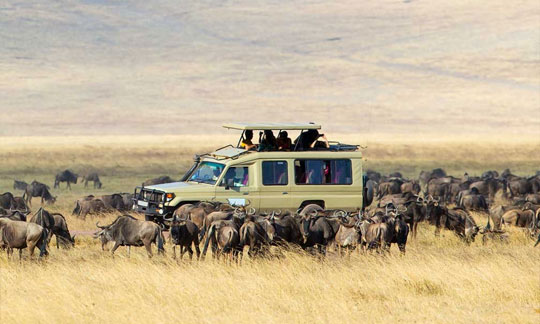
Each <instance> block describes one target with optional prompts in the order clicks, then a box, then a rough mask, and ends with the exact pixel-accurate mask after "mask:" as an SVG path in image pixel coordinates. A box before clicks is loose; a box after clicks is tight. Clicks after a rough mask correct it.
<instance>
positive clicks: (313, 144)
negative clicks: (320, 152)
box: [294, 129, 330, 151]
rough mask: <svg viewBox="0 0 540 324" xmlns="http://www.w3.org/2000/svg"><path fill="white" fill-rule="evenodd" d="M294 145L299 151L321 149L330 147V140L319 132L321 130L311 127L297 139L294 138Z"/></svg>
mask: <svg viewBox="0 0 540 324" xmlns="http://www.w3.org/2000/svg"><path fill="white" fill-rule="evenodd" d="M320 138H322V140H319V139H320ZM294 145H295V147H296V150H297V151H308V150H311V149H321V148H326V149H328V148H330V144H328V140H327V139H326V136H325V135H324V134H319V131H317V130H316V129H309V130H307V131H305V132H302V133H301V134H300V135H299V136H298V137H297V138H296V140H294Z"/></svg>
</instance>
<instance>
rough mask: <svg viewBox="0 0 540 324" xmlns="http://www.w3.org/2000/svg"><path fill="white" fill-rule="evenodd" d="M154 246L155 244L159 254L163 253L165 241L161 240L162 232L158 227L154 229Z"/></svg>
mask: <svg viewBox="0 0 540 324" xmlns="http://www.w3.org/2000/svg"><path fill="white" fill-rule="evenodd" d="M156 231H157V233H156V244H157V248H158V253H159V252H161V253H163V252H164V251H165V249H164V248H163V245H164V244H165V240H164V239H163V232H161V228H160V227H157V228H156Z"/></svg>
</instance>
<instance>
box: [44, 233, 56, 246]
mask: <svg viewBox="0 0 540 324" xmlns="http://www.w3.org/2000/svg"><path fill="white" fill-rule="evenodd" d="M52 236H53V232H52V231H49V233H48V234H47V245H49V243H50V242H51V240H52ZM56 244H57V245H58V236H56Z"/></svg>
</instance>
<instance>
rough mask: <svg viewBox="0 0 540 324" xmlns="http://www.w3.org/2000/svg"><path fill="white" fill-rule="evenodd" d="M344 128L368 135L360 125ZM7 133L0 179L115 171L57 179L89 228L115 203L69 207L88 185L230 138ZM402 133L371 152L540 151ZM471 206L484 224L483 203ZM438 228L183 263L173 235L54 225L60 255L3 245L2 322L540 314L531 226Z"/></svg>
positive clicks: (64, 203)
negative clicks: (318, 251) (97, 213)
mask: <svg viewBox="0 0 540 324" xmlns="http://www.w3.org/2000/svg"><path fill="white" fill-rule="evenodd" d="M336 138H340V139H343V140H344V141H350V142H359V143H363V144H365V143H366V141H364V142H360V140H361V138H360V137H358V136H350V137H343V136H336ZM7 139H8V141H3V142H2V143H0V150H1V151H2V152H3V155H2V159H0V189H1V190H0V191H8V190H10V191H11V185H12V182H11V181H12V178H13V177H17V178H19V177H20V178H22V179H25V180H27V181H31V180H32V178H36V179H38V180H42V181H46V182H47V183H49V184H52V179H53V176H54V173H55V172H56V171H57V170H59V169H61V168H65V167H72V168H73V169H75V170H76V171H82V170H83V169H84V167H87V168H95V169H97V170H99V171H100V172H102V173H103V174H104V177H103V182H104V184H105V187H104V189H102V190H98V191H94V190H92V189H87V190H85V189H84V188H83V187H82V186H81V185H80V184H79V185H75V186H74V188H73V191H72V192H68V191H67V190H66V189H64V188H62V189H60V190H53V194H54V195H58V196H59V198H58V202H57V204H55V205H54V206H50V207H47V209H49V210H52V211H59V212H61V213H63V214H64V215H66V216H67V220H68V224H69V226H70V229H71V231H91V230H93V229H95V225H94V224H95V222H96V221H97V220H100V221H101V222H103V223H107V222H110V221H112V220H113V219H114V218H115V217H116V215H115V214H110V215H106V216H104V217H103V218H88V219H87V220H85V221H83V220H80V219H76V218H74V217H72V216H71V215H70V211H71V209H72V208H73V202H74V200H75V199H76V198H77V197H80V196H82V195H85V194H88V193H96V194H101V193H108V192H115V191H130V190H131V189H132V188H133V186H135V185H136V184H138V183H140V181H142V180H144V179H145V178H147V177H150V176H155V175H159V174H162V173H169V174H176V175H178V174H179V173H180V171H181V170H182V169H183V168H185V167H187V165H188V164H189V159H190V158H191V155H192V154H193V153H195V152H199V153H200V152H201V151H206V149H207V148H208V149H210V148H215V147H217V146H220V145H221V144H224V143H227V142H230V141H231V139H232V138H220V139H219V140H218V139H211V138H208V137H206V138H197V137H189V136H183V137H182V136H167V137H165V138H161V137H160V138H159V140H158V138H156V137H151V136H148V137H144V136H142V137H132V138H128V137H125V138H123V137H118V138H116V137H115V138H113V137H109V138H107V137H96V138H81V137H74V138H63V139H60V138H50V137H37V138H7ZM403 142H404V141H403ZM403 142H401V143H395V142H391V141H389V140H387V139H379V140H378V141H377V142H375V141H367V144H368V145H369V148H368V149H367V150H366V158H367V159H368V161H367V163H368V164H369V166H370V167H373V168H375V169H379V170H380V169H382V170H383V171H384V170H394V169H399V170H402V171H405V172H406V173H407V174H408V175H410V176H412V175H416V174H415V172H416V170H417V169H418V168H420V167H424V166H425V167H426V168H427V167H435V166H443V167H447V168H449V170H451V171H452V172H455V173H456V174H459V173H460V172H462V171H463V170H469V171H471V166H472V168H473V170H472V171H473V173H475V172H476V173H478V172H480V171H481V170H484V169H488V168H496V169H499V170H501V169H502V168H503V167H504V166H511V167H512V169H516V170H518V171H519V172H520V173H523V174H527V173H531V172H533V171H534V170H535V168H537V166H538V165H540V163H539V161H540V157H539V156H538V152H539V150H538V145H539V144H538V142H535V141H530V142H528V143H512V142H489V141H485V142H481V143H476V144H474V145H471V144H465V142H460V141H457V142H451V141H449V140H447V141H446V142H444V141H443V142H439V143H437V142H424V141H420V140H411V141H409V142H407V143H403ZM156 143H159V145H157V144H156ZM164 145H165V146H167V148H165V147H164ZM413 171H414V172H413ZM34 208H37V200H35V205H34ZM474 217H475V218H476V220H477V223H478V224H479V225H484V224H485V222H486V218H485V216H484V215H481V214H474ZM433 231H434V230H433V228H431V227H428V226H427V225H423V226H421V228H420V232H419V237H418V239H417V240H416V241H410V243H409V245H408V251H407V254H406V256H404V257H401V256H399V254H398V252H397V249H396V248H395V247H393V248H392V253H391V254H390V255H389V256H385V257H382V256H378V255H358V254H357V253H353V255H352V256H351V257H344V258H340V257H338V256H337V255H336V254H335V253H330V255H329V256H328V257H327V259H325V260H320V259H318V258H315V257H312V256H309V255H305V254H303V253H298V252H293V253H288V252H287V253H285V254H284V255H283V256H282V257H280V258H277V257H276V258H271V259H265V260H249V259H245V260H244V262H243V263H242V265H240V266H238V265H227V264H224V263H222V262H215V261H213V260H212V259H210V258H208V259H207V260H206V261H204V262H187V261H184V262H178V263H177V262H176V261H174V260H172V259H171V251H170V245H166V249H167V250H168V253H167V255H166V256H165V257H162V256H156V257H154V258H153V259H151V260H148V258H147V257H146V254H145V252H144V251H143V249H140V248H139V249H137V248H136V249H133V250H134V251H132V256H131V258H129V259H128V258H127V257H126V251H125V249H124V248H120V249H119V250H118V251H117V256H116V258H115V259H112V258H111V257H110V255H109V253H106V252H102V251H101V249H100V245H99V244H98V242H96V241H94V240H93V239H91V238H90V237H88V236H79V237H78V238H77V246H76V248H75V249H73V250H56V248H55V247H54V246H55V243H54V239H53V242H52V245H51V249H50V250H51V255H50V256H49V257H48V258H47V259H45V260H43V261H37V260H28V258H25V259H24V260H23V261H22V262H18V261H17V259H16V258H15V259H14V260H11V261H10V260H7V259H6V255H5V254H4V253H2V254H0V298H1V302H0V322H2V323H30V322H43V321H47V322H98V321H99V322H107V323H110V322H115V323H127V322H157V323H165V322H173V321H175V322H178V321H180V322H187V323H193V322H202V323H214V322H217V321H220V322H223V323H232V322H240V323H243V322H260V323H283V322H286V323H308V322H327V323H358V322H359V321H365V322H370V323H378V322H398V321H402V322H405V321H415V322H423V323H433V322H437V323H465V322H467V323H470V322H473V323H482V322H485V323H491V322H498V323H536V322H538V319H539V316H540V315H539V314H538V312H539V311H540V277H539V275H538V270H537V269H539V268H540V249H538V248H536V249H535V248H533V247H532V241H531V240H530V239H528V238H526V237H525V235H524V234H523V233H522V232H520V231H518V230H513V231H511V237H510V242H509V244H502V243H496V242H490V243H489V244H487V245H485V246H483V245H482V244H481V240H477V242H475V243H473V244H472V245H471V246H466V245H465V244H464V243H463V242H461V241H460V240H459V239H458V238H457V237H455V236H454V235H453V234H452V233H449V232H444V233H443V236H442V237H441V238H435V237H434V235H433ZM30 301H31V302H30Z"/></svg>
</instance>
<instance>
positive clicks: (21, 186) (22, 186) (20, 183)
mask: <svg viewBox="0 0 540 324" xmlns="http://www.w3.org/2000/svg"><path fill="white" fill-rule="evenodd" d="M26 187H28V183H26V182H24V181H19V180H13V189H15V190H17V189H18V190H23V191H25V190H26Z"/></svg>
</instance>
